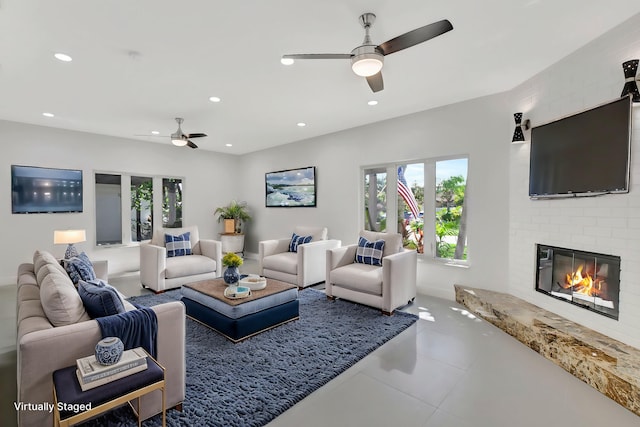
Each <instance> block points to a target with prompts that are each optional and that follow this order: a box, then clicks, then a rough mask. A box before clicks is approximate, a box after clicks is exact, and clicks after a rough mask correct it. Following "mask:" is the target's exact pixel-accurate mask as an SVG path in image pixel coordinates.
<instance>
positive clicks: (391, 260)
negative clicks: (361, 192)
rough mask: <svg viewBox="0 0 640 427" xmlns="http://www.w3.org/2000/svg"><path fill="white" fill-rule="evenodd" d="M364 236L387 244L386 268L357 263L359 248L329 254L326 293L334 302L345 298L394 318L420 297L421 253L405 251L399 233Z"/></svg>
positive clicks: (330, 251) (349, 248)
mask: <svg viewBox="0 0 640 427" xmlns="http://www.w3.org/2000/svg"><path fill="white" fill-rule="evenodd" d="M360 236H362V237H364V238H365V239H367V240H369V241H376V240H384V241H385V245H384V249H383V253H382V266H376V265H368V264H361V263H357V262H355V257H356V250H357V248H358V245H357V244H356V245H349V246H344V247H341V248H337V249H332V250H329V251H327V263H326V265H327V271H326V276H327V280H326V282H325V293H326V294H327V297H328V298H330V299H334V298H344V299H346V300H349V301H353V302H357V303H360V304H365V305H368V306H371V307H375V308H379V309H381V310H382V312H383V313H384V314H387V315H391V314H393V311H394V310H395V309H396V308H399V307H402V306H404V305H406V304H407V303H409V302H411V301H412V300H414V299H415V297H416V293H417V286H416V274H417V267H418V264H417V263H418V258H417V252H416V251H415V250H406V249H404V248H403V247H402V236H401V235H400V234H397V233H378V232H374V231H366V230H363V231H361V232H360Z"/></svg>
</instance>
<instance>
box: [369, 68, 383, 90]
mask: <svg viewBox="0 0 640 427" xmlns="http://www.w3.org/2000/svg"><path fill="white" fill-rule="evenodd" d="M367 83H369V87H370V88H371V90H372V91H373V92H374V93H375V92H380V91H381V90H382V89H384V82H383V81H382V71H378V72H377V73H376V74H374V75H373V76H369V77H367Z"/></svg>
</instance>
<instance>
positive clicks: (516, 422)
mask: <svg viewBox="0 0 640 427" xmlns="http://www.w3.org/2000/svg"><path fill="white" fill-rule="evenodd" d="M256 268H257V266H256V264H255V261H251V260H247V262H246V264H245V266H243V272H256V271H255V269H256ZM110 282H111V283H112V284H114V286H116V287H117V288H118V289H120V291H121V292H123V293H124V294H125V295H128V296H132V295H139V294H141V293H146V292H148V291H146V290H143V289H141V287H140V285H139V279H138V275H137V274H135V273H132V274H125V275H120V276H118V277H113V278H111V280H110ZM303 292H304V291H303ZM405 310H406V311H409V312H411V313H415V314H418V315H419V316H420V320H419V321H418V322H417V323H416V324H414V325H413V326H411V327H410V328H409V329H407V330H406V331H404V332H403V333H401V334H400V335H398V336H397V337H395V338H394V339H393V340H391V341H389V342H388V343H386V344H385V345H383V346H382V347H380V348H379V349H378V350H376V351H374V352H373V353H371V354H370V355H369V356H367V357H366V358H364V359H362V360H361V361H360V362H359V363H357V364H356V365H354V366H353V367H351V368H350V369H349V370H347V371H345V372H344V373H343V374H342V375H340V376H338V377H337V378H335V379H334V380H333V381H331V382H330V383H329V384H327V385H325V386H324V387H322V388H320V389H319V390H317V391H315V392H314V393H312V394H311V395H309V396H308V397H307V398H306V399H304V400H303V401H301V402H299V403H298V404H297V405H295V406H294V407H293V408H291V409H289V410H288V411H287V412H285V413H284V414H282V415H281V416H279V417H278V418H276V419H275V420H274V421H273V422H271V423H270V424H269V426H270V427H289V426H291V427H293V426H296V427H298V426H305V427H313V426H327V425H333V426H349V427H356V426H368V427H370V426H387V425H402V426H416V427H468V426H469V427H470V426H474V427H481V426H487V427H501V426H504V427H507V426H508V427H513V426H518V427H527V426H532V427H534V426H535V427H538V426H541V425H543V426H553V427H555V426H569V425H582V426H601V425H615V426H617V427H626V426H629V427H631V426H633V427H637V426H638V425H640V417H638V416H636V415H634V414H633V413H631V412H630V411H628V410H627V409H625V408H623V407H621V406H620V405H618V404H617V403H615V402H614V401H612V400H610V399H608V398H607V397H605V396H603V395H602V394H600V393H599V392H597V391H596V390H594V389H593V388H591V387H589V386H588V385H586V384H584V383H582V382H581V381H579V380H577V379H576V378H575V377H573V376H572V375H570V374H569V373H567V372H565V371H564V370H563V369H561V368H559V367H557V366H556V365H554V364H553V363H552V362H550V361H548V360H546V359H545V358H543V357H542V356H540V355H538V354H537V353H535V352H534V351H532V350H531V349H529V348H528V347H526V346H524V345H523V344H521V343H520V342H518V341H516V340H515V339H513V338H511V337H510V336H509V335H507V334H505V333H504V332H502V331H501V330H499V329H497V328H496V327H494V326H492V325H491V324H489V323H487V322H485V321H483V320H480V319H478V318H475V317H473V316H472V315H470V314H469V313H468V312H467V311H465V309H464V308H463V307H462V306H460V305H459V304H457V303H455V302H452V301H447V300H443V299H439V298H433V297H430V296H425V295H419V296H418V297H417V298H416V301H415V302H414V303H413V304H412V305H411V306H409V307H406V308H405ZM15 354H16V353H15V288H14V287H13V286H0V414H1V415H0V416H1V420H2V421H1V422H0V424H1V425H7V426H9V425H15V413H14V410H13V402H14V400H15V394H16V391H15V363H16V356H15ZM5 423H6V424H5Z"/></svg>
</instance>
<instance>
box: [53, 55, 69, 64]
mask: <svg viewBox="0 0 640 427" xmlns="http://www.w3.org/2000/svg"><path fill="white" fill-rule="evenodd" d="M53 56H55V57H56V59H57V60H59V61H62V62H71V61H73V58H72V57H70V56H69V55H67V54H64V53H56V54H55V55H53Z"/></svg>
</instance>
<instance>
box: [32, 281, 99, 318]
mask: <svg viewBox="0 0 640 427" xmlns="http://www.w3.org/2000/svg"><path fill="white" fill-rule="evenodd" d="M40 303H41V304H42V309H43V310H44V313H45V314H46V315H47V319H49V322H51V324H52V325H53V326H64V325H70V324H73V323H78V322H82V321H85V320H90V319H91V318H90V317H89V316H88V315H87V312H86V311H85V309H84V305H83V304H82V299H81V298H80V295H78V291H77V290H76V288H75V286H73V283H71V279H69V276H67V275H66V274H65V273H61V272H53V273H51V274H47V276H46V277H45V278H44V279H43V280H42V283H41V284H40Z"/></svg>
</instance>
